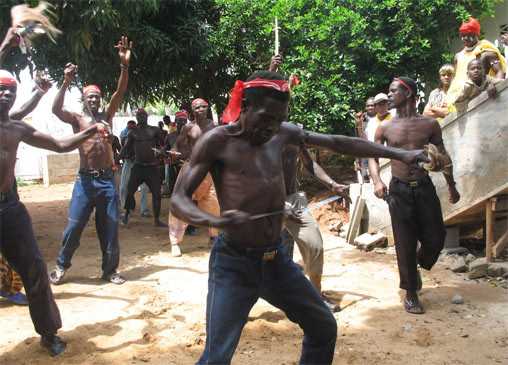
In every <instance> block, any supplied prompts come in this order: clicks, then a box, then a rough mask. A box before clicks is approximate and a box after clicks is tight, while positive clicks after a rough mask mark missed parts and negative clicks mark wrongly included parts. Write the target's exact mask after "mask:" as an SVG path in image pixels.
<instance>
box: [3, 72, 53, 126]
mask: <svg viewBox="0 0 508 365" xmlns="http://www.w3.org/2000/svg"><path fill="white" fill-rule="evenodd" d="M50 88H51V82H50V81H49V80H48V78H47V77H44V76H40V77H37V78H36V80H35V86H34V88H33V92H32V96H31V97H30V99H28V101H27V102H25V103H24V104H23V105H22V106H21V107H20V108H18V110H14V111H13V110H11V112H10V113H9V116H10V117H11V118H12V119H15V120H21V119H23V118H24V117H26V116H27V115H28V114H30V113H31V112H32V111H33V110H34V109H35V108H36V107H37V105H38V104H39V101H40V100H41V99H42V97H43V96H44V94H46V93H47V92H48V90H49V89H50Z"/></svg>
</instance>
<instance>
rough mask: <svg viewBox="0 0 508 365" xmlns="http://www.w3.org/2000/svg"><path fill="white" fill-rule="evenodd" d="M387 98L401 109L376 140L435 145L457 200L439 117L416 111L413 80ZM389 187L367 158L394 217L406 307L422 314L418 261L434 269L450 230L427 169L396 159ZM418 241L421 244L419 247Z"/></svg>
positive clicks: (394, 86)
mask: <svg viewBox="0 0 508 365" xmlns="http://www.w3.org/2000/svg"><path fill="white" fill-rule="evenodd" d="M389 90H390V92H389V94H388V98H389V100H390V104H391V105H392V106H393V107H394V108H396V109H397V117H396V118H395V119H392V120H391V121H389V122H386V121H385V122H383V123H381V125H380V126H379V127H378V128H377V130H376V134H375V141H376V142H377V143H381V144H384V143H385V142H386V144H387V145H388V146H393V147H398V148H403V149H406V150H410V149H416V148H423V146H424V145H426V144H429V143H432V144H434V145H436V146H437V147H438V149H439V151H440V152H441V153H442V154H443V156H445V159H446V162H447V163H446V166H445V169H444V170H443V174H444V177H445V179H446V182H447V184H448V191H449V194H450V199H449V200H450V203H453V204H454V203H456V202H458V201H459V199H460V195H459V193H458V192H457V189H456V188H455V180H454V179H453V169H452V163H451V160H450V157H449V156H448V154H447V152H446V150H445V147H444V144H443V138H442V137H441V127H440V126H439V123H438V122H437V120H435V119H432V118H429V117H425V116H423V115H420V114H417V113H416V95H417V88H416V83H415V81H414V80H412V79H410V78H407V77H399V78H396V79H394V80H393V82H392V83H391V84H390V89H389ZM391 166H392V180H391V181H390V188H389V189H388V192H387V189H386V185H385V184H384V183H383V181H382V180H381V178H380V177H379V163H378V162H377V161H376V160H374V159H370V160H369V169H370V175H371V177H372V181H373V182H374V188H375V191H374V192H375V194H376V196H377V197H378V198H381V199H385V200H386V201H387V203H388V207H389V209H390V216H391V218H392V229H393V236H394V238H395V248H396V251H397V263H398V265H399V275H400V288H401V289H404V290H406V298H405V299H404V308H405V310H406V311H407V312H409V313H413V314H422V313H424V312H425V311H424V309H423V306H422V305H421V303H420V301H419V299H418V294H417V292H418V291H419V290H420V289H421V288H422V280H421V277H420V273H419V272H418V268H417V265H418V264H419V265H420V267H422V268H424V269H426V270H430V269H431V268H432V266H434V264H435V263H436V261H437V259H438V258H439V253H440V252H441V250H442V249H443V245H444V240H445V236H446V230H445V227H444V223H443V215H442V213H441V204H440V202H439V198H438V196H437V195H436V189H435V188H434V185H433V184H432V180H431V179H430V177H429V176H428V173H427V172H426V171H425V170H424V169H422V168H417V167H415V166H414V165H410V164H407V163H405V162H404V161H392V164H391ZM418 241H420V246H419V247H418V243H417V242H418Z"/></svg>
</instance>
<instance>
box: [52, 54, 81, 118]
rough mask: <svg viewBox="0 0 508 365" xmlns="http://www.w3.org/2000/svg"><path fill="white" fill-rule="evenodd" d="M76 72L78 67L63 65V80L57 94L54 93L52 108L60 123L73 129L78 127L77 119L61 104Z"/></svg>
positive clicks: (69, 64) (70, 64)
mask: <svg viewBox="0 0 508 365" xmlns="http://www.w3.org/2000/svg"><path fill="white" fill-rule="evenodd" d="M77 70H78V66H76V65H73V64H72V63H68V64H66V65H65V69H64V80H63V82H62V86H61V87H60V89H58V92H57V93H56V96H55V100H53V107H52V111H53V114H55V115H56V116H57V117H58V118H59V119H60V120H61V121H62V122H65V123H68V124H70V125H72V126H73V127H79V124H78V123H79V122H78V118H77V116H76V114H74V113H71V112H69V111H67V110H64V108H63V104H64V99H65V92H66V91H67V89H68V88H69V85H70V84H71V82H72V80H73V79H74V77H75V75H76V71H77Z"/></svg>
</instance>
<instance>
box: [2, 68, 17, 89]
mask: <svg viewBox="0 0 508 365" xmlns="http://www.w3.org/2000/svg"><path fill="white" fill-rule="evenodd" d="M0 85H5V86H17V85H18V83H17V82H16V79H15V78H14V76H12V74H11V73H10V72H9V71H5V70H0Z"/></svg>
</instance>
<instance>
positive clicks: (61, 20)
mask: <svg viewBox="0 0 508 365" xmlns="http://www.w3.org/2000/svg"><path fill="white" fill-rule="evenodd" d="M19 2H21V1H17V0H3V1H2V2H1V4H0V11H1V12H0V14H1V16H0V30H1V31H2V32H5V30H6V28H7V26H8V24H9V11H8V9H9V8H10V6H12V5H13V4H16V3H19ZM36 2H37V1H36V0H33V1H30V3H32V4H33V3H36ZM50 2H51V3H53V4H54V5H55V7H56V15H57V17H58V19H57V21H56V24H57V26H58V27H59V28H60V29H61V30H62V31H63V35H62V36H61V37H60V38H59V39H58V40H57V44H52V43H50V42H49V41H47V40H46V39H41V40H40V41H38V42H37V43H36V44H35V53H34V55H33V59H34V62H35V64H36V65H37V67H41V68H47V69H48V70H49V72H50V74H51V75H52V76H53V78H54V79H56V80H61V78H62V73H63V66H64V65H65V63H67V62H75V63H77V64H78V65H79V76H80V79H81V80H82V82H84V83H97V84H100V85H101V86H102V87H103V88H104V90H105V91H106V93H109V94H110V93H111V92H112V91H113V90H114V89H115V88H116V79H117V76H118V74H119V67H118V56H117V54H116V50H115V49H114V48H113V45H114V44H115V43H116V42H117V41H118V39H119V38H120V36H121V35H123V34H126V35H128V36H129V37H130V38H131V39H132V40H133V41H134V44H135V50H134V57H133V60H132V65H131V69H130V80H129V95H128V96H127V97H128V98H129V100H130V101H133V102H134V103H144V102H151V103H152V104H153V105H159V103H161V102H162V103H169V102H170V101H173V105H174V106H176V108H180V107H181V106H182V105H186V106H188V104H189V101H190V99H191V98H194V97H204V98H206V99H208V100H210V101H211V103H212V104H214V105H215V106H216V108H217V110H218V112H219V113H220V112H221V111H222V109H223V108H224V106H225V104H226V102H227V93H228V91H229V90H230V88H231V87H232V86H233V84H234V81H235V80H236V79H245V78H246V77H247V76H248V75H249V74H250V73H251V72H252V71H254V70H257V69H262V68H264V69H266V68H268V64H269V62H270V58H271V56H272V54H273V38H274V36H273V20H274V17H275V16H277V17H278V19H279V25H280V27H281V30H280V40H281V51H282V53H283V55H284V64H283V65H282V67H281V70H280V71H281V72H283V73H286V74H288V75H289V74H291V73H296V74H297V75H299V77H300V79H301V80H302V83H301V85H299V86H298V87H297V88H296V89H295V90H294V93H293V98H292V101H291V113H290V118H291V120H292V121H294V122H297V123H302V124H303V125H305V127H306V128H308V129H311V130H315V131H320V132H338V133H349V132H351V131H352V129H351V125H350V123H351V122H352V117H351V113H352V111H353V110H358V109H360V108H362V107H363V103H364V101H365V99H366V98H367V97H368V96H371V95H374V94H375V93H377V92H379V91H382V90H386V88H387V86H388V84H389V82H390V80H391V79H392V77H394V76H397V75H408V76H411V77H418V78H419V79H420V80H422V81H427V82H432V81H434V80H435V79H436V73H437V70H438V68H439V66H440V65H441V64H442V63H444V62H450V61H451V59H452V54H451V53H450V49H451V42H452V40H453V39H454V38H456V36H457V27H458V25H459V24H460V21H461V20H463V19H466V18H467V17H468V16H469V15H470V14H471V15H474V16H476V17H482V16H485V15H491V14H492V12H493V9H494V6H495V4H496V3H498V2H499V0H458V1H448V0H256V1H252V0H199V1H198V0H80V1H77V0H76V1H72V0H51V1H50ZM12 59H13V60H17V61H15V62H13V63H12V64H11V65H10V67H12V68H14V69H16V68H17V69H19V68H20V67H23V60H22V58H19V57H12Z"/></svg>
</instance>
